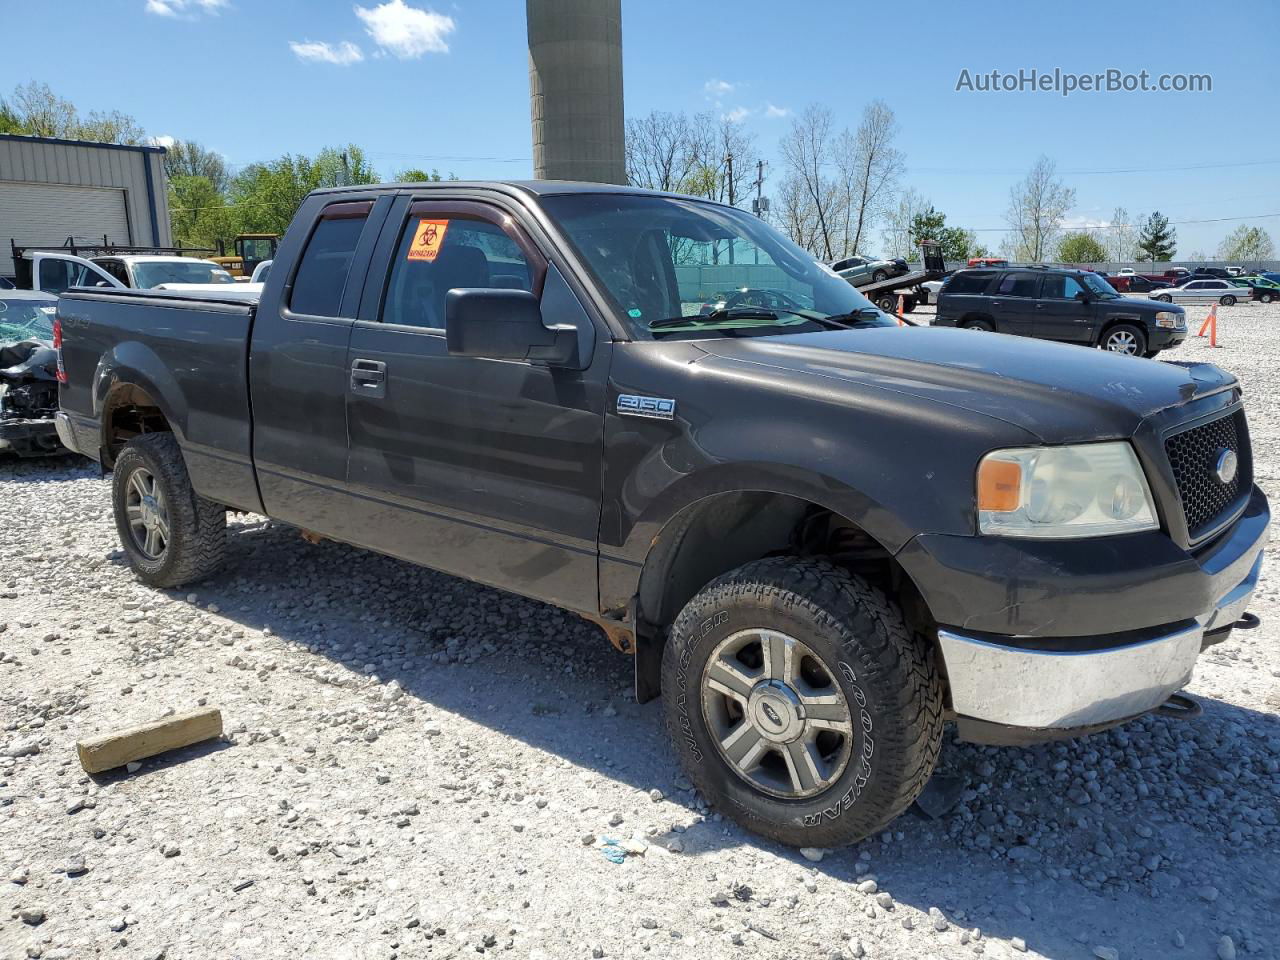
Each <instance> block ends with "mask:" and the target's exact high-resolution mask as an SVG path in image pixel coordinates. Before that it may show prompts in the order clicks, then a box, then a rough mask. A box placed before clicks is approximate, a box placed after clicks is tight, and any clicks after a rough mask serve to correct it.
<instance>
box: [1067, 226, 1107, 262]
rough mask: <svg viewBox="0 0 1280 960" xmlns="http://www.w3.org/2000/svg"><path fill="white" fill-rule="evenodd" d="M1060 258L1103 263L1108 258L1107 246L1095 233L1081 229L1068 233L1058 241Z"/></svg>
mask: <svg viewBox="0 0 1280 960" xmlns="http://www.w3.org/2000/svg"><path fill="white" fill-rule="evenodd" d="M1058 259H1059V260H1062V261H1064V262H1066V263H1102V262H1103V261H1105V260H1106V259H1107V248H1106V247H1104V246H1103V245H1102V242H1101V241H1100V240H1099V239H1098V238H1097V237H1095V236H1094V235H1093V234H1091V233H1089V232H1087V231H1084V230H1081V231H1080V232H1078V233H1068V234H1067V235H1065V236H1064V237H1063V238H1062V240H1061V241H1060V242H1059V243H1058Z"/></svg>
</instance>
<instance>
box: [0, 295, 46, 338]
mask: <svg viewBox="0 0 1280 960" xmlns="http://www.w3.org/2000/svg"><path fill="white" fill-rule="evenodd" d="M57 309H58V301H57V300H56V299H53V298H50V299H48V300H26V299H23V300H6V299H5V298H4V297H0V343H8V342H10V341H13V340H52V339H53V315H54V313H55V311H56V310H57Z"/></svg>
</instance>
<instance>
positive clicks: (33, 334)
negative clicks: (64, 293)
mask: <svg viewBox="0 0 1280 960" xmlns="http://www.w3.org/2000/svg"><path fill="white" fill-rule="evenodd" d="M57 308H58V298H57V297H54V296H50V295H49V294H47V293H39V292H33V291H30V290H0V454H3V453H16V454H17V455H18V456H20V457H36V456H44V455H47V454H51V453H63V452H65V448H64V447H63V446H62V444H61V443H60V442H59V441H58V434H57V430H56V428H55V426H54V415H55V414H56V413H57V412H58V355H57V353H56V351H55V350H54V349H53V317H54V314H55V312H56V311H57Z"/></svg>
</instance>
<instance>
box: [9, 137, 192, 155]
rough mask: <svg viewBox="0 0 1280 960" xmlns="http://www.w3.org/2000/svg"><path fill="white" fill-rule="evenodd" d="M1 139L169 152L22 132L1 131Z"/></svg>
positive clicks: (132, 144) (160, 151) (68, 145)
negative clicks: (31, 135) (37, 135)
mask: <svg viewBox="0 0 1280 960" xmlns="http://www.w3.org/2000/svg"><path fill="white" fill-rule="evenodd" d="M0 140H16V141H18V142H19V143H56V144H60V145H62V146H64V147H98V148H100V149H102V150H133V151H136V152H138V153H168V150H166V149H165V148H164V147H151V146H144V145H142V144H139V143H98V142H97V141H96V140H60V139H58V138H57V137H28V136H25V135H23V134H21V133H0Z"/></svg>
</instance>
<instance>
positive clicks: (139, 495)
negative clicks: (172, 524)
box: [125, 467, 169, 560]
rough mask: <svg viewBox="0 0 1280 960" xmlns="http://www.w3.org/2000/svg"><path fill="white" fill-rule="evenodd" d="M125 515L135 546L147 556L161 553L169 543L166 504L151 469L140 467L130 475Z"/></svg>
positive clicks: (154, 556)
mask: <svg viewBox="0 0 1280 960" xmlns="http://www.w3.org/2000/svg"><path fill="white" fill-rule="evenodd" d="M125 516H126V518H127V519H128V521H129V533H130V535H131V536H132V537H133V544H134V546H135V547H137V548H138V550H139V551H141V553H142V554H143V555H144V556H145V557H146V558H147V559H149V560H159V559H160V558H161V557H162V556H164V551H165V548H166V547H168V545H169V508H168V504H167V503H166V502H165V498H164V491H162V490H161V489H160V484H159V483H157V482H156V478H155V476H154V475H153V474H152V473H151V471H149V470H146V469H144V468H142V467H139V468H138V469H136V470H134V471H133V473H132V474H130V475H129V484H128V489H127V491H126V493H125Z"/></svg>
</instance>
